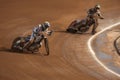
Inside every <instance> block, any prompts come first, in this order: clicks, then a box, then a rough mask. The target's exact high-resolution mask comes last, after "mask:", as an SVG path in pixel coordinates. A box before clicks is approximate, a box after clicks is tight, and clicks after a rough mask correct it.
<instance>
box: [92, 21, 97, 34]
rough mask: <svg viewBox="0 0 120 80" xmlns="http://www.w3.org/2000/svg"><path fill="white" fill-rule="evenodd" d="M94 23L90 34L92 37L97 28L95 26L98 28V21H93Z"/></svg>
mask: <svg viewBox="0 0 120 80" xmlns="http://www.w3.org/2000/svg"><path fill="white" fill-rule="evenodd" d="M94 21H95V23H94V25H93V28H92V32H91V34H92V35H94V34H95V33H96V28H97V26H98V21H97V19H96V20H94Z"/></svg>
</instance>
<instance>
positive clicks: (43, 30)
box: [23, 21, 52, 51]
mask: <svg viewBox="0 0 120 80" xmlns="http://www.w3.org/2000/svg"><path fill="white" fill-rule="evenodd" d="M50 26H51V25H50V23H49V22H48V21H45V22H44V23H43V24H39V25H38V26H36V27H34V29H33V31H32V34H31V36H30V39H29V41H28V42H27V43H26V44H25V45H24V47H23V51H25V50H26V49H27V48H28V47H29V46H30V45H31V44H32V43H33V41H34V40H35V37H37V35H43V34H44V35H45V34H47V35H51V33H52V31H50V30H48V28H49V27H50Z"/></svg>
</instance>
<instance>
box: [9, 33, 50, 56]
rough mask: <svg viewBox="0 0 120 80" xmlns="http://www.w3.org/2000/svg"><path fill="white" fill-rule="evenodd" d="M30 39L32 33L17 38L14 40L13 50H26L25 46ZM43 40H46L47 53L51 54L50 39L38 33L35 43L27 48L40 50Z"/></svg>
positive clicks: (34, 51)
mask: <svg viewBox="0 0 120 80" xmlns="http://www.w3.org/2000/svg"><path fill="white" fill-rule="evenodd" d="M29 39H30V35H28V36H26V37H17V38H15V39H14V40H13V42H12V46H11V50H12V51H16V52H24V51H23V47H24V45H25V44H26V43H27V42H28V41H29ZM42 41H44V45H45V50H46V53H47V54H45V55H49V45H48V39H47V38H46V37H45V36H44V35H37V36H36V37H35V40H34V41H33V43H32V44H31V45H30V46H29V47H28V48H27V49H26V50H27V51H29V52H32V53H36V52H39V48H40V47H41V45H42V43H41V42H42Z"/></svg>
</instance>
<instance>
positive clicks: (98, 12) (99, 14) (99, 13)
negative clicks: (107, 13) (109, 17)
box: [97, 10, 104, 19]
mask: <svg viewBox="0 0 120 80" xmlns="http://www.w3.org/2000/svg"><path fill="white" fill-rule="evenodd" d="M97 14H98V16H99V18H100V19H104V17H103V16H102V15H101V12H100V10H98V11H97Z"/></svg>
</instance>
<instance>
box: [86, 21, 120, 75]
mask: <svg viewBox="0 0 120 80" xmlns="http://www.w3.org/2000/svg"><path fill="white" fill-rule="evenodd" d="M118 25H120V22H118V23H115V24H112V25H110V26H108V27H106V28H105V29H103V30H102V31H100V32H98V33H96V34H95V35H94V36H92V37H91V38H90V39H89V40H88V42H87V45H88V48H89V50H90V52H91V54H92V57H93V58H94V59H95V60H96V61H97V62H98V63H99V64H100V65H101V66H102V67H103V68H104V69H106V70H107V71H109V72H111V73H113V74H114V75H116V76H118V77H120V74H118V73H116V72H114V71H112V70H111V69H109V68H108V67H106V66H105V65H104V64H103V63H102V62H101V61H100V60H99V59H98V58H97V56H96V55H95V51H94V50H93V48H92V40H93V39H94V38H95V37H97V36H98V35H99V34H101V33H103V32H104V31H106V30H108V29H111V28H113V27H116V26H118Z"/></svg>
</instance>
